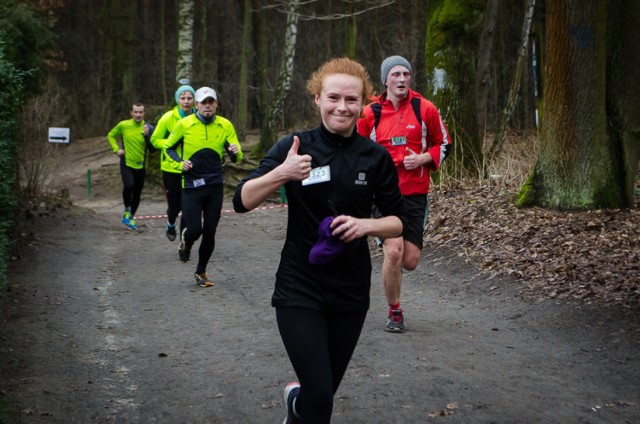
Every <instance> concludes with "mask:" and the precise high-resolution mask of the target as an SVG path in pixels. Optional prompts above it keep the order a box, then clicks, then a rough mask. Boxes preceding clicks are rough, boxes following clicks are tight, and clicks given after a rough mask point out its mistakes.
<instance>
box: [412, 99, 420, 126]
mask: <svg viewBox="0 0 640 424" xmlns="http://www.w3.org/2000/svg"><path fill="white" fill-rule="evenodd" d="M411 107H412V108H413V113H415V115H416V119H417V120H418V125H420V126H422V115H421V114H420V98H419V97H414V98H412V99H411Z"/></svg>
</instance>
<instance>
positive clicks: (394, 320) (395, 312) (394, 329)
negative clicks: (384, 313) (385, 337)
mask: <svg viewBox="0 0 640 424" xmlns="http://www.w3.org/2000/svg"><path fill="white" fill-rule="evenodd" d="M384 331H388V332H389V333H404V331H405V328H404V315H403V314H402V309H390V310H389V316H388V317H387V325H386V326H385V327H384Z"/></svg>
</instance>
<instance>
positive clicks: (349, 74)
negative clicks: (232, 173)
mask: <svg viewBox="0 0 640 424" xmlns="http://www.w3.org/2000/svg"><path fill="white" fill-rule="evenodd" d="M307 89H308V91H309V93H310V94H311V95H312V96H313V97H314V100H315V104H316V106H317V107H318V109H319V111H320V115H321V118H322V123H321V124H320V126H319V127H317V128H315V129H313V130H310V131H304V132H299V133H293V134H291V135H289V136H287V137H284V138H283V139H281V140H280V141H279V142H278V143H277V144H276V145H275V146H274V147H273V148H272V149H271V150H270V151H269V153H268V154H267V156H266V157H265V158H264V159H263V160H262V162H261V163H260V166H259V167H258V168H257V169H256V170H255V171H253V172H252V173H251V174H250V175H249V176H248V177H247V178H245V179H244V180H243V181H241V182H240V184H239V185H238V188H237V189H236V193H235V196H234V199H233V204H234V209H235V210H236V211H237V212H247V211H249V210H251V209H254V208H255V207H257V206H259V205H260V204H261V203H262V202H263V201H264V200H265V199H266V198H267V197H269V196H270V195H272V194H273V193H274V192H276V191H277V190H278V189H279V187H281V186H282V185H284V187H285V190H286V194H287V199H288V203H289V215H288V225H287V236H286V240H285V244H284V248H283V250H282V256H281V260H280V265H279V267H278V271H277V273H276V283H275V290H274V293H273V297H272V301H271V303H272V305H273V306H274V307H275V308H276V319H277V322H278V329H279V331H280V335H281V337H282V341H283V343H284V346H285V349H286V350H287V354H288V355H289V359H290V361H291V364H292V365H293V369H294V371H295V372H296V375H297V377H298V379H299V381H300V382H299V383H297V382H295V383H290V384H289V385H287V387H286V389H285V396H284V402H285V407H286V408H287V417H286V418H285V421H284V422H285V423H296V422H302V423H305V424H308V423H328V422H330V420H331V412H332V409H333V397H334V394H335V393H336V391H337V390H338V386H339V385H340V381H341V380H342V377H343V376H344V373H345V371H346V369H347V366H348V364H349V361H350V360H351V355H352V354H353V351H354V349H355V347H356V344H357V342H358V338H359V336H360V333H361V331H362V327H363V325H364V320H365V317H366V314H367V310H368V308H369V291H370V287H371V258H370V255H369V247H368V243H367V240H366V237H367V236H381V237H384V238H388V237H398V236H399V235H400V234H401V233H402V229H403V225H404V219H405V207H404V202H403V200H402V196H401V195H400V191H399V189H398V176H397V172H396V169H395V166H394V164H393V161H392V160H391V157H390V156H389V154H388V153H387V152H386V150H385V149H384V148H382V147H381V146H380V145H378V144H377V143H372V142H371V141H370V140H369V139H367V138H365V137H362V136H360V135H358V133H357V131H356V130H355V127H356V122H357V120H358V118H359V117H360V115H361V113H362V109H363V107H364V101H365V99H368V98H369V97H370V95H371V92H372V84H371V81H370V80H369V76H368V74H367V72H366V71H365V69H364V68H363V67H362V65H360V64H359V63H358V62H355V61H353V60H351V59H347V58H341V59H333V60H331V61H329V62H327V63H325V64H324V65H322V66H321V67H320V68H319V69H318V70H317V71H316V72H315V73H314V74H313V76H312V77H311V79H310V80H309V81H308V83H307ZM374 202H375V204H376V206H377V207H378V208H379V209H380V210H381V211H382V213H383V215H384V217H383V218H379V219H371V218H370V214H371V205H372V204H373V203H374Z"/></svg>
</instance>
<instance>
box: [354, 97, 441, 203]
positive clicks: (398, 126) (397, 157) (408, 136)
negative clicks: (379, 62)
mask: <svg viewBox="0 0 640 424" xmlns="http://www.w3.org/2000/svg"><path fill="white" fill-rule="evenodd" d="M412 99H419V102H420V117H418V116H416V113H415V112H414V110H413V106H412V104H411V102H412ZM415 101H416V100H414V102H415ZM377 105H379V106H377ZM375 108H379V109H380V111H381V113H380V117H379V123H378V124H377V126H376V124H375V122H376V117H375V114H374V109H375ZM358 133H360V134H361V135H363V136H365V137H368V138H370V139H371V140H373V141H375V142H376V143H378V144H380V145H382V146H383V147H384V148H385V149H387V151H388V152H389V153H390V154H391V157H392V158H393V163H394V164H395V166H396V169H397V170H398V178H399V187H400V193H402V195H403V196H409V195H412V194H427V193H429V182H430V176H429V171H430V170H434V171H435V170H437V169H438V168H440V165H441V164H442V162H443V161H444V160H445V158H446V157H447V155H448V154H449V151H450V150H451V139H450V138H449V132H448V131H447V128H446V127H445V125H444V123H443V122H442V118H441V117H440V113H439V112H438V109H437V108H436V107H435V105H434V104H433V103H431V102H430V101H429V100H427V99H425V98H424V97H422V96H421V95H420V94H419V93H418V92H416V91H413V90H409V95H408V96H407V98H405V99H403V100H402V101H401V102H400V107H399V108H398V110H397V111H396V110H395V108H394V107H393V104H392V103H391V101H389V100H387V95H386V93H383V94H382V96H380V97H379V98H378V99H377V100H376V101H374V102H373V103H372V104H369V105H367V106H366V107H365V108H364V111H363V117H362V118H360V119H359V120H358ZM407 148H409V149H411V150H412V151H414V152H416V153H418V154H419V153H424V152H429V154H430V155H431V157H432V158H433V165H432V166H431V167H429V168H431V169H429V168H427V167H426V166H424V165H423V166H421V167H420V168H417V169H414V170H412V171H408V170H406V169H405V167H404V164H403V160H404V158H405V156H407V155H409V152H408V151H407Z"/></svg>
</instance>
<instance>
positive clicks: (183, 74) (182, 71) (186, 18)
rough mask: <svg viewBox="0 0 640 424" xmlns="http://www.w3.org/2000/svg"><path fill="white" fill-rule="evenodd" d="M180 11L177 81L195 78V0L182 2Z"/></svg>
mask: <svg viewBox="0 0 640 424" xmlns="http://www.w3.org/2000/svg"><path fill="white" fill-rule="evenodd" d="M179 7H180V9H179V11H178V55H177V60H176V80H177V81H180V80H182V79H187V80H189V81H190V80H191V78H192V77H193V75H192V72H193V23H194V20H193V10H194V4H193V0H181V1H180V2H179Z"/></svg>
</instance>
